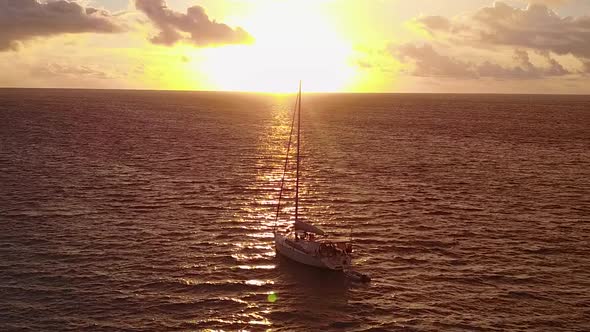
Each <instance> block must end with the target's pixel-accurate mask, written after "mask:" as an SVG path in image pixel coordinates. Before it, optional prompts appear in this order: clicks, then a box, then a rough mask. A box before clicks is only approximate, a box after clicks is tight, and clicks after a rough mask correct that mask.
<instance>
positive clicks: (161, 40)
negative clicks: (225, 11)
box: [135, 0, 252, 46]
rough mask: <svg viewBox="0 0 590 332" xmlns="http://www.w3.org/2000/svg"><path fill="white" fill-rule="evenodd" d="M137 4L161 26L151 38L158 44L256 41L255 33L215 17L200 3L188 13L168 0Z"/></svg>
mask: <svg viewBox="0 0 590 332" xmlns="http://www.w3.org/2000/svg"><path fill="white" fill-rule="evenodd" d="M135 6H136V8H137V9H138V10H140V11H142V12H143V13H145V15H146V16H147V17H148V18H149V19H150V20H151V21H152V22H153V23H154V24H155V25H156V26H157V27H158V28H159V29H160V32H159V33H158V35H156V36H155V37H153V38H152V39H151V41H152V43H154V44H162V45H173V44H175V43H177V42H179V41H187V42H190V43H192V44H194V45H197V46H209V45H220V44H245V43H250V42H251V41H252V36H250V34H249V33H248V32H246V31H245V30H244V29H242V28H240V27H238V28H235V29H234V28H231V27H229V26H228V25H226V24H223V23H218V22H216V21H215V20H211V19H210V18H209V16H207V14H206V13H205V9H204V8H203V7H200V6H194V7H190V8H188V9H187V12H186V14H182V13H178V12H175V11H173V10H171V9H170V8H168V6H167V5H166V2H165V1H164V0H135Z"/></svg>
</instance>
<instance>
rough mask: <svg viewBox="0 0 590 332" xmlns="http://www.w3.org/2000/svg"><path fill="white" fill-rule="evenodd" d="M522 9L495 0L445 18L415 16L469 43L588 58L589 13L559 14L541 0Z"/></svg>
mask: <svg viewBox="0 0 590 332" xmlns="http://www.w3.org/2000/svg"><path fill="white" fill-rule="evenodd" d="M541 2H544V3H545V4H540V3H539V1H537V3H533V4H531V5H529V6H528V7H527V8H526V9H519V8H514V7H511V6H509V5H507V4H505V3H503V2H496V3H494V5H493V6H492V7H485V8H482V9H480V10H478V11H477V12H475V13H474V14H472V15H469V16H467V17H462V18H454V19H449V18H446V17H442V16H426V17H421V18H418V19H417V22H419V23H421V24H422V25H423V26H424V27H425V28H426V29H427V30H428V31H429V32H431V33H432V34H434V35H437V34H439V35H444V36H445V37H447V38H448V40H449V41H451V42H454V43H458V44H462V45H471V46H480V47H486V46H488V47H489V46H494V45H504V46H513V47H515V48H528V49H534V50H538V51H541V52H553V53H555V54H560V55H565V54H573V55H574V56H577V57H582V58H590V42H589V41H590V16H578V17H560V16H559V15H558V14H557V13H555V12H554V11H552V10H551V9H549V8H548V7H547V6H546V4H547V3H549V2H551V3H553V4H557V3H560V2H563V1H541Z"/></svg>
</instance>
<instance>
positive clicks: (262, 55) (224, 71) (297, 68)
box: [200, 1, 356, 92]
mask: <svg viewBox="0 0 590 332" xmlns="http://www.w3.org/2000/svg"><path fill="white" fill-rule="evenodd" d="M320 4H321V2H315V1H280V2H278V1H276V2H262V3H261V4H260V5H259V6H258V7H256V9H255V10H254V11H253V12H252V13H251V14H250V15H249V16H248V17H247V18H245V19H244V20H243V23H241V25H242V26H243V27H244V28H245V29H246V30H247V31H249V32H250V33H251V34H252V35H253V36H255V42H254V44H252V45H239V46H225V47H218V48H211V49H206V50H202V52H203V53H202V54H204V56H205V59H204V63H202V64H200V65H202V67H201V70H203V71H204V72H205V75H206V76H207V77H208V78H209V79H210V82H211V84H212V85H213V88H214V89H222V90H232V91H257V92H292V91H293V90H294V88H293V86H294V83H293V82H297V81H298V80H303V81H305V85H306V91H316V92H320V91H323V92H333V91H342V90H344V89H346V87H347V86H349V85H350V84H351V81H352V79H353V78H354V76H355V74H356V73H355V69H354V68H353V66H351V65H350V64H349V62H350V56H351V55H352V52H353V50H352V46H351V45H350V44H349V43H347V42H346V40H345V39H344V38H343V37H342V36H341V35H340V34H339V33H338V32H337V31H335V30H334V28H333V27H332V26H330V24H329V21H328V20H326V19H325V17H324V16H323V15H324V13H322V11H321V8H320V6H319V5H320Z"/></svg>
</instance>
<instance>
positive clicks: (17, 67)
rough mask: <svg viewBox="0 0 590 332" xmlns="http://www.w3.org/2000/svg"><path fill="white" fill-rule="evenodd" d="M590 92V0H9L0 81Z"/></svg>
mask: <svg viewBox="0 0 590 332" xmlns="http://www.w3.org/2000/svg"><path fill="white" fill-rule="evenodd" d="M299 79H302V80H303V81H304V86H305V88H306V91H336V92H458V93H463V92H468V93H471V92H483V93H580V94H588V93H590V0H570V1H568V0H544V1H542V0H537V1H531V2H530V3H529V2H527V1H516V0H514V1H509V0H506V1H496V2H493V1H492V0H449V1H441V0H412V1H408V0H168V1H164V0H131V1H127V0H80V1H63V0H59V1H41V0H0V87H68V88H69V87H71V88H113V89H114V88H122V89H180V90H236V91H263V92H285V91H293V90H294V89H295V88H296V86H297V81H298V80H299Z"/></svg>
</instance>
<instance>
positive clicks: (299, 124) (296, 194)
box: [295, 81, 301, 223]
mask: <svg viewBox="0 0 590 332" xmlns="http://www.w3.org/2000/svg"><path fill="white" fill-rule="evenodd" d="M300 141H301V81H299V107H298V109H297V184H296V186H295V187H296V188H297V189H296V190H295V223H297V221H298V220H299V161H300V157H299V151H300V149H299V148H300V147H301V143H300Z"/></svg>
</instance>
